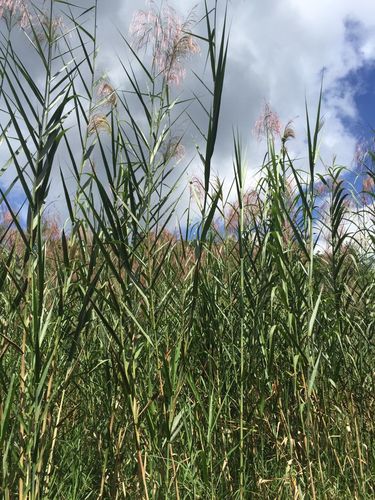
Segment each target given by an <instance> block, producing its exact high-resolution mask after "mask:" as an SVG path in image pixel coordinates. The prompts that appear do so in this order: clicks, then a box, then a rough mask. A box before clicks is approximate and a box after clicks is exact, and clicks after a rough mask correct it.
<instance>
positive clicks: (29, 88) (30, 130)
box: [0, 0, 375, 500]
mask: <svg viewBox="0 0 375 500" xmlns="http://www.w3.org/2000/svg"><path fill="white" fill-rule="evenodd" d="M0 5H2V4H0ZM20 5H22V6H23V7H22V9H24V10H22V11H20V10H19V9H20V8H21V7H20ZM38 5H39V7H38ZM204 5H205V14H204V17H203V19H202V22H203V21H204V23H205V29H206V35H204V36H203V35H199V36H198V35H196V36H194V35H192V34H191V30H192V29H193V25H192V22H191V20H189V21H187V22H185V23H183V22H182V21H180V20H179V18H178V17H177V14H176V13H175V12H174V11H173V10H171V9H164V10H162V11H159V10H158V9H157V8H156V7H155V6H151V11H150V12H149V13H148V14H146V13H142V12H139V13H138V14H137V17H136V18H135V21H134V23H133V30H132V33H133V43H131V41H129V40H128V39H127V38H126V37H125V36H124V37H123V43H124V48H127V50H128V53H129V54H130V56H131V57H132V63H125V62H124V61H122V60H120V61H119V65H120V66H121V67H122V69H123V71H124V77H125V79H126V81H127V90H126V91H125V90H124V91H123V90H120V89H115V88H113V86H112V85H111V83H110V82H109V81H108V80H105V79H103V78H100V74H98V70H97V47H98V40H97V33H96V25H97V22H100V19H99V18H98V16H97V9H98V5H97V2H96V1H92V2H91V3H90V2H88V3H87V5H86V6H85V7H84V8H81V7H77V6H76V5H73V4H70V3H69V2H65V1H64V2H59V1H57V0H55V1H53V0H51V1H50V2H49V4H48V5H47V2H45V3H44V4H43V9H41V8H40V4H37V3H35V4H31V3H30V4H27V8H26V4H23V3H22V4H20V3H17V2H14V3H13V4H12V3H11V2H10V3H8V4H6V6H5V7H4V9H3V11H2V14H3V19H2V23H3V24H2V27H5V28H6V29H5V30H4V32H3V34H2V39H1V46H0V51H1V53H0V61H1V62H0V64H1V66H0V74H1V78H2V79H1V87H0V100H1V133H2V135H1V139H2V143H1V148H2V157H4V155H5V156H7V157H8V160H7V162H6V163H5V165H4V166H3V167H2V170H1V173H2V175H6V179H7V185H5V184H4V182H2V183H1V191H0V197H1V198H0V199H1V206H2V209H3V220H2V223H1V228H0V241H1V246H0V255H1V257H0V290H1V294H0V310H1V318H0V450H1V467H0V471H1V472H0V491H1V497H2V498H4V499H7V500H8V499H12V498H17V497H18V498H20V499H42V498H43V499H47V498H69V499H84V498H111V499H112V498H113V499H115V498H176V499H182V498H204V499H205V498H225V497H227V498H262V499H263V498H301V499H302V498H338V497H340V496H342V497H344V498H373V497H374V495H375V483H374V479H375V477H374V470H375V448H374V423H373V415H374V411H375V404H374V403H375V401H374V347H375V344H374V332H375V309H374V303H375V288H374V283H375V266H374V247H375V238H374V222H375V211H374V196H375V195H374V183H375V182H374V181H375V174H374V164H375V161H374V158H375V157H374V153H373V152H371V151H369V152H368V154H367V157H366V161H365V162H364V163H363V166H364V172H363V174H362V178H361V179H359V180H358V182H357V183H356V186H357V189H356V191H355V190H354V188H351V186H350V185H349V182H348V180H347V176H346V173H345V169H344V168H343V167H340V166H337V165H335V164H333V165H332V166H331V167H330V168H329V169H328V170H327V172H326V173H325V174H318V173H317V172H316V164H317V161H318V157H319V151H318V150H319V148H318V146H319V133H320V128H321V116H320V115H321V110H320V107H321V101H322V99H320V101H319V103H318V107H317V112H316V116H315V118H314V119H313V120H312V119H311V118H310V116H309V114H308V112H307V113H306V114H307V152H306V158H307V163H306V165H303V166H301V164H300V163H299V164H298V167H297V164H296V162H295V161H294V160H293V159H292V158H291V157H290V156H289V153H288V140H291V139H292V138H293V136H294V132H293V130H292V128H291V126H287V127H286V128H285V130H284V132H282V131H280V130H278V127H277V126H276V125H277V123H276V122H275V120H271V119H270V118H275V117H274V116H272V115H270V110H268V111H267V114H266V115H265V116H264V117H263V121H262V124H261V125H262V133H263V134H264V135H265V137H266V141H267V152H266V155H265V159H264V163H263V165H262V169H261V175H260V180H259V183H258V184H257V186H256V188H254V189H253V190H251V191H248V190H247V189H246V185H247V184H246V161H245V154H244V150H243V146H242V144H241V140H240V138H239V137H238V136H237V135H235V137H234V155H233V168H234V170H233V174H234V186H233V189H232V191H231V193H229V195H228V196H227V197H226V195H225V194H224V190H223V186H222V183H221V182H220V180H218V179H215V178H214V176H213V175H212V165H213V164H214V162H215V157H214V152H215V145H216V141H217V133H218V126H219V123H220V110H221V100H222V92H223V84H224V77H225V69H226V59H227V50H228V35H227V29H226V24H225V22H224V24H223V25H220V24H219V23H218V16H217V12H218V6H217V4H216V2H215V3H214V5H213V6H212V7H211V6H209V5H208V4H207V3H205V4H204ZM61 7H62V8H63V9H64V14H63V20H64V22H63V23H62V22H61V20H60V19H59V17H58V16H60V15H61V13H60V12H59V11H58V9H60V8H61ZM21 14H22V16H21ZM165 16H166V17H167V19H166V18H165ZM225 18H226V16H225ZM21 21H22V26H20V23H21ZM20 28H21V29H20ZM142 30H143V31H142ZM145 33H147V36H146V35H145ZM20 39H21V40H23V43H24V45H25V46H24V47H23V50H22V51H21V52H19V41H20ZM198 41H199V43H200V45H201V50H202V51H203V55H204V56H206V57H207V67H208V68H209V78H208V77H207V75H205V76H202V75H196V77H197V81H198V83H199V84H200V85H202V92H203V91H205V92H206V93H207V96H208V97H207V99H205V100H203V99H201V98H200V97H199V96H198V95H196V96H194V97H193V101H194V100H195V102H196V103H197V104H198V105H199V106H201V107H202V108H203V110H204V116H205V118H206V124H205V126H204V124H202V123H198V122H197V121H196V120H195V119H194V117H193V116H192V115H191V113H190V109H189V105H190V104H191V100H188V99H185V98H178V97H176V96H177V95H178V92H177V90H176V84H177V83H181V82H182V79H183V70H184V68H183V66H182V64H183V63H184V62H185V61H186V59H187V57H188V56H189V55H193V54H194V53H196V52H197V51H198V45H197V44H198ZM147 48H149V49H151V56H150V59H149V64H148V63H146V62H144V61H145V60H147V59H144V57H143V54H142V52H141V51H142V50H147ZM29 57H30V58H32V61H33V63H32V65H30V64H29V62H28V58H29ZM35 67H38V71H39V74H40V73H42V74H43V75H44V77H43V78H42V79H41V78H38V79H37V80H35V78H34V76H35V74H34V70H35ZM187 116H189V117H190V119H191V120H192V122H193V125H194V126H195V127H196V128H197V130H198V131H199V133H200V136H201V138H202V141H203V147H202V145H201V146H200V148H199V149H198V154H199V158H200V161H201V163H202V171H203V178H202V180H201V181H200V180H197V179H196V180H195V181H194V182H193V183H192V184H191V192H192V196H191V200H190V204H189V206H188V208H187V209H186V212H185V213H184V215H183V216H182V217H181V218H180V220H179V223H178V229H177V230H176V232H175V233H174V234H172V233H171V232H170V228H171V227H172V223H173V220H174V218H175V216H176V214H177V213H181V210H179V211H177V206H178V200H179V196H180V193H181V191H180V189H181V185H182V181H181V178H182V174H183V172H184V170H183V169H182V167H181V164H182V162H181V161H180V154H181V150H182V141H183V138H182V136H181V134H178V133H177V132H176V131H178V130H180V129H179V127H180V125H179V123H181V120H185V119H186V117H187ZM3 179H4V177H3ZM60 179H61V186H62V191H63V192H64V194H65V205H66V212H67V213H68V214H69V217H68V221H67V222H66V224H64V227H61V225H56V224H53V223H52V222H51V221H49V220H48V212H47V211H46V207H47V205H46V203H47V202H48V201H49V199H50V197H49V190H50V187H51V183H56V182H59V181H60ZM360 180H361V182H362V184H361V185H360V186H359V184H360V183H359V181H360ZM358 186H359V187H358ZM16 191H17V193H18V196H17V198H18V199H19V198H20V195H19V192H20V191H21V193H22V196H21V197H22V198H23V199H24V200H25V202H24V205H22V206H18V207H17V206H16V204H15V201H16V199H17V198H16V197H15V194H14V193H15V192H16ZM194 199H195V200H196V202H197V203H196V205H197V208H198V215H197V214H196V213H194V209H193V205H194ZM25 210H27V218H26V220H23V218H22V214H23V213H24V211H25Z"/></svg>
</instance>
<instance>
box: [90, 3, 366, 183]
mask: <svg viewBox="0 0 375 500" xmlns="http://www.w3.org/2000/svg"><path fill="white" fill-rule="evenodd" d="M109 4H110V5H109ZM171 5H173V6H175V7H176V9H177V11H178V12H180V13H181V14H182V15H184V14H186V13H188V12H189V11H190V10H191V9H192V8H194V6H196V7H195V9H194V12H195V16H196V18H197V19H199V18H200V17H201V16H202V15H203V12H204V2H203V1H202V0H193V1H190V0H180V1H179V2H175V3H173V2H171ZM219 5H220V0H219ZM221 6H222V7H223V6H224V2H221ZM139 8H147V6H146V4H145V2H143V1H142V0H138V1H134V0H132V1H126V0H122V1H119V0H116V1H112V2H103V4H102V7H101V9H102V11H101V12H100V13H99V27H100V30H101V31H100V33H102V35H103V36H101V39H102V46H101V57H99V61H100V65H101V66H102V67H103V70H104V71H106V72H107V73H108V75H109V76H110V77H112V79H113V80H114V82H115V83H116V85H119V86H121V87H122V86H126V80H125V78H124V77H123V75H122V74H121V72H120V71H119V70H118V64H117V59H116V54H115V53H114V52H115V51H114V50H113V47H117V46H118V43H119V42H118V36H117V34H116V30H114V29H113V27H114V26H115V27H116V28H118V29H119V30H120V31H121V32H123V33H126V32H127V31H128V28H129V24H130V21H131V18H132V15H133V13H134V11H135V10H137V9H139ZM220 12H221V13H223V9H222V8H221V9H220ZM228 18H229V23H230V43H229V55H228V68H227V74H226V84H225V92H224V95H223V108H222V121H221V129H220V140H219V141H218V151H217V153H218V154H217V158H218V159H217V162H216V165H215V166H216V168H217V171H218V173H219V174H220V175H221V176H229V175H230V173H231V169H232V166H231V165H232V162H231V158H232V149H233V148H232V129H233V127H235V128H237V127H238V129H239V131H240V133H241V136H242V139H243V142H244V143H245V144H246V145H247V151H248V159H249V166H250V168H255V167H256V165H257V163H259V162H260V160H261V158H262V156H263V153H264V144H263V145H262V144H259V143H258V141H257V140H256V138H255V137H254V134H253V133H252V131H253V127H254V124H255V122H256V119H257V117H258V116H259V114H260V112H261V110H262V106H263V105H264V103H265V102H267V103H269V104H270V106H271V107H272V109H274V111H276V112H277V113H278V114H279V116H280V118H281V120H282V122H283V123H284V124H286V123H287V122H288V121H289V120H293V126H294V128H295V131H296V139H295V141H294V143H293V144H292V143H290V146H289V147H290V150H291V152H292V153H294V155H295V156H296V157H303V156H306V152H305V149H306V147H305V136H306V120H305V99H306V100H307V103H308V107H309V110H310V113H311V115H312V116H313V115H314V113H315V109H316V105H317V102H318V96H319V91H320V83H321V78H322V72H324V79H323V90H324V103H323V117H324V128H323V130H322V135H321V154H322V158H323V159H324V162H326V163H327V164H332V161H333V158H334V156H336V161H337V162H338V163H343V164H345V165H347V166H350V165H351V164H352V160H353V154H354V148H355V145H356V142H357V141H358V140H361V139H362V138H365V137H368V136H369V135H370V134H371V127H375V113H374V111H375V109H374V108H375V93H374V88H375V87H374V84H373V82H374V81H375V80H374V76H375V2H373V1H372V0H356V1H355V2H353V0H314V2H310V1H301V0H261V1H259V0H258V1H257V0H232V1H229V3H228ZM111 27H112V29H111ZM199 29H200V26H198V27H197V30H199ZM120 46H121V45H120ZM204 54H205V52H204V47H202V54H201V55H200V56H195V58H194V60H192V61H190V63H189V65H190V67H191V68H192V69H195V68H196V66H197V65H199V64H201V62H202V61H199V60H197V59H202V58H204ZM182 86H183V87H184V89H183V90H184V91H185V92H189V91H193V90H194V91H195V90H196V88H197V87H198V82H197V81H196V80H194V79H192V78H187V79H186V81H185V82H184V84H183V85H182ZM181 91H182V89H181Z"/></svg>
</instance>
